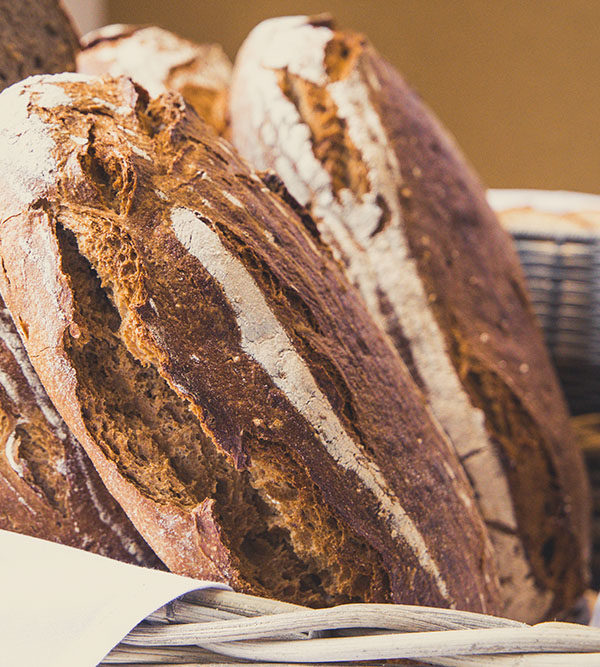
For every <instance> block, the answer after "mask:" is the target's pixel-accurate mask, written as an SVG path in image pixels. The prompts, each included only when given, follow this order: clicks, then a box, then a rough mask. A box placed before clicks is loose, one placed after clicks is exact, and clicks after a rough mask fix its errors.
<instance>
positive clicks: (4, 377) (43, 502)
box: [0, 300, 161, 567]
mask: <svg viewBox="0 0 600 667" xmlns="http://www.w3.org/2000/svg"><path fill="white" fill-rule="evenodd" d="M0 528H1V529H3V530H12V531H14V532H16V533H22V534H25V535H32V536H34V537H39V538H42V539H46V540H50V541H52V542H58V543H60V544H66V545H67V546H71V547H78V548H80V549H85V550H86V551H92V552H94V553H98V554H101V555H102V556H108V557H109V558H115V559H117V560H122V561H125V562H128V563H134V564H136V565H144V566H147V567H161V563H160V561H159V560H158V558H157V557H156V556H155V554H154V553H153V552H152V550H151V549H150V548H149V547H148V545H147V544H146V543H145V542H144V540H143V539H142V538H141V537H140V535H139V533H138V532H137V531H136V530H135V528H134V527H133V525H132V524H131V522H130V521H129V519H128V518H127V517H126V516H125V514H124V513H123V510H122V509H121V508H120V507H119V505H118V504H117V503H116V502H115V500H114V499H113V498H112V496H110V495H109V493H108V492H107V490H106V488H105V487H104V484H102V481H101V480H100V477H99V476H98V473H97V472H96V470H95V469H94V467H93V466H92V464H91V462H90V460H89V458H88V456H87V455H86V453H85V452H84V451H83V448H82V447H81V445H79V443H78V442H77V441H76V440H75V438H74V437H73V435H72V434H71V432H70V431H69V429H68V428H67V425H66V424H65V423H64V422H63V420H62V419H61V418H60V416H59V414H58V413H57V412H56V410H55V408H54V406H53V405H52V403H51V402H50V399H49V398H48V396H47V394H46V392H45V391H44V388H43V387H42V385H41V382H40V381H39V378H38V377H37V375H36V373H35V371H34V369H33V367H32V366H31V363H30V362H29V359H28V358H27V353H26V351H25V347H24V346H23V343H22V341H21V338H20V337H19V334H18V333H17V330H16V328H15V326H14V324H13V321H12V319H11V316H10V314H9V312H8V310H7V309H6V308H5V306H4V303H2V301H1V300H0Z"/></svg>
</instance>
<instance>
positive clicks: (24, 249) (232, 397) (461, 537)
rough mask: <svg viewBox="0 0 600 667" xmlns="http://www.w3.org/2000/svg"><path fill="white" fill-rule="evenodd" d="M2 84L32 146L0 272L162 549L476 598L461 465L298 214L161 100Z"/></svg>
mask: <svg viewBox="0 0 600 667" xmlns="http://www.w3.org/2000/svg"><path fill="white" fill-rule="evenodd" d="M9 93H10V94H9V95H7V96H5V99H4V100H3V101H5V102H6V104H9V103H10V104H11V105H12V108H13V109H14V108H17V109H18V113H19V114H21V116H22V117H21V118H20V119H19V123H18V125H19V128H20V129H18V130H17V132H18V137H19V140H20V141H22V142H25V146H27V147H29V148H32V150H31V155H33V156H34V159H33V160H28V159H24V163H19V164H17V165H16V168H13V170H12V172H10V173H9V172H6V173H5V174H4V175H3V176H2V179H3V185H4V193H6V194H4V195H2V196H3V198H4V199H3V203H2V217H3V219H4V220H5V222H4V225H3V227H2V230H1V232H2V233H1V236H0V256H1V257H2V260H3V272H2V274H1V275H0V283H1V289H2V291H3V293H4V294H5V295H6V299H7V303H9V305H10V307H11V309H12V310H13V311H14V312H15V313H18V315H19V317H20V320H19V321H20V322H24V323H25V324H26V326H27V329H28V338H27V345H28V349H29V351H30V354H32V357H33V358H34V359H35V363H36V367H37V369H38V371H39V373H40V374H41V375H42V376H43V377H44V381H45V382H46V383H47V385H48V389H49V393H50V395H51V397H52V399H53V400H54V402H55V404H56V405H57V406H58V407H59V409H60V410H61V413H62V414H63V417H64V418H65V420H66V421H67V422H68V424H69V425H70V427H71V428H72V429H73V431H74V432H75V433H76V434H77V436H78V438H79V439H80V441H81V442H82V443H83V444H84V446H85V447H86V450H87V451H88V453H89V454H90V456H91V458H92V459H93V461H94V464H95V466H96V467H97V468H98V470H99V472H100V473H101V475H102V477H103V479H104V481H105V482H106V484H107V486H108V487H109V489H110V490H111V492H112V493H113V494H114V495H115V497H116V498H117V499H118V500H119V502H120V503H121V505H122V506H123V507H124V508H125V509H126V511H127V512H128V514H129V515H130V517H131V518H132V521H133V522H134V524H135V525H136V527H137V528H138V529H139V530H140V532H141V533H142V534H143V535H144V537H145V538H146V539H147V540H148V542H149V543H150V544H151V546H152V547H153V548H154V549H155V550H156V552H157V554H158V555H159V556H160V557H161V558H162V559H163V560H164V561H165V562H166V563H167V564H168V566H169V567H170V568H171V569H172V570H174V571H176V572H180V573H183V574H188V575H192V576H199V577H207V578H217V579H219V580H225V581H228V582H230V583H232V584H233V585H234V586H236V587H238V588H241V589H243V590H253V591H257V592H267V593H269V594H271V595H274V596H277V597H280V598H283V599H289V600H293V601H298V602H305V603H308V604H318V603H321V604H322V603H336V602H344V601H351V600H359V599H362V600H370V601H388V600H395V601H398V602H400V601H403V602H420V603H423V604H428V603H430V604H438V605H445V606H458V607H462V608H466V609H473V610H480V611H493V610H494V609H495V608H496V599H497V581H496V575H495V572H494V568H493V565H492V557H491V553H490V550H489V544H488V541H487V535H486V532H485V529H484V527H483V525H482V522H481V520H480V518H479V515H478V513H477V511H476V509H475V507H474V502H473V499H472V497H471V493H470V488H469V486H468V483H467V481H466V479H465V478H464V476H463V475H462V472H461V469H460V466H459V464H458V461H457V460H456V458H455V457H454V456H453V454H452V453H451V451H450V450H449V447H448V444H447V443H446V441H445V440H444V439H443V438H442V437H441V436H440V434H439V432H438V431H437V429H436V427H435V426H434V425H433V422H432V421H431V420H430V417H429V413H428V412H427V410H426V409H425V407H424V405H423V403H422V398H421V395H420V393H419V392H418V390H417V389H416V387H415V386H414V384H413V383H412V381H411V380H410V379H409V376H408V373H407V371H406V369H405V367H404V366H403V364H402V362H401V361H400V358H399V357H398V356H397V355H396V354H395V353H394V352H393V351H392V349H391V348H390V347H388V345H387V343H386V342H385V340H384V338H383V337H382V336H381V334H380V333H379V330H378V329H377V328H376V327H375V326H374V325H373V323H372V321H371V320H370V318H369V316H368V315H367V313H366V311H365V309H364V307H363V305H362V302H361V300H360V298H359V297H358V296H357V294H356V292H355V291H354V289H353V288H352V287H351V286H350V285H349V284H348V283H347V281H346V279H345V277H344V274H343V272H342V271H341V270H340V267H339V266H338V265H337V263H336V262H335V261H334V260H333V259H332V257H331V254H330V252H329V250H328V249H327V247H326V246H324V245H323V243H322V241H321V240H320V239H319V237H318V235H316V234H315V229H314V224H313V223H312V221H310V218H308V217H306V216H305V215H297V214H296V213H295V212H294V210H293V208H290V206H289V205H288V204H287V203H286V202H285V199H286V198H287V197H286V196H279V195H277V194H275V193H273V192H271V190H270V189H269V188H268V187H267V186H266V185H264V184H263V181H262V180H261V179H260V178H259V177H258V176H257V175H256V174H254V173H253V172H252V171H250V170H249V168H248V166H247V165H246V164H245V163H244V162H243V160H241V159H240V158H239V157H237V156H236V155H235V153H234V151H233V150H232V148H231V147H230V146H229V145H228V144H227V142H225V141H224V140H222V139H219V138H217V137H216V136H215V135H214V134H213V133H212V132H211V131H210V130H209V129H208V128H207V127H205V126H204V125H202V124H201V122H200V121H199V120H198V118H197V116H195V114H191V113H190V112H189V110H188V109H187V108H186V107H185V105H184V104H183V102H182V100H181V98H179V97H177V96H166V97H163V98H159V99H158V100H155V101H153V102H149V101H148V98H147V96H146V94H145V92H144V91H143V90H141V89H139V88H137V87H135V86H134V85H133V84H132V83H131V82H130V81H128V80H125V79H120V80H106V81H98V80H93V79H91V80H88V79H86V78H85V77H80V76H59V77H52V78H41V79H32V80H30V81H27V82H25V83H24V84H22V85H21V86H19V87H17V88H15V89H12V90H11V91H9ZM0 105H1V102H0ZM13 113H14V112H13ZM23 127H25V133H23ZM0 136H1V135H0ZM3 137H4V138H3V139H0V141H4V142H8V143H10V142H11V141H14V140H15V135H14V134H12V130H11V128H10V126H9V127H8V128H7V129H5V131H4V135H3ZM24 173H26V174H27V178H28V179H29V181H30V182H32V183H33V182H35V186H34V187H32V188H30V189H29V190H28V191H27V193H24V192H23V190H22V189H20V183H21V182H22V180H21V179H19V180H15V178H16V177H15V176H14V175H15V174H17V175H20V176H21V177H22V175H23V174H24ZM266 180H267V182H268V183H271V182H270V180H269V179H268V178H267V179H266ZM271 187H273V184H272V183H271ZM273 189H277V188H276V187H275V188H273ZM32 191H33V195H31V192H32ZM9 192H10V193H12V196H9V195H8V193H9ZM25 275H27V278H26V279H25ZM26 284H27V287H25V285H26ZM40 294H42V295H44V297H43V298H40ZM161 429H165V430H164V432H163V433H161V432H160V431H161Z"/></svg>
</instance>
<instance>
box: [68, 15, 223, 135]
mask: <svg viewBox="0 0 600 667" xmlns="http://www.w3.org/2000/svg"><path fill="white" fill-rule="evenodd" d="M81 45H82V50H81V51H80V52H79V53H78V54H77V71H78V72H81V73H83V74H94V75H102V74H107V75H109V76H128V77H130V78H131V79H133V80H134V81H137V83H139V84H141V85H142V86H143V87H144V88H146V90H147V91H148V92H149V94H150V96H151V97H157V96H158V95H161V94H162V93H166V92H168V91H169V90H174V91H177V92H179V93H181V94H182V95H183V97H184V98H185V100H186V101H187V103H188V104H191V105H192V106H193V107H194V109H195V110H196V111H197V112H198V114H199V115H200V117H201V118H203V119H204V120H205V121H206V122H207V123H209V124H210V125H211V126H212V127H213V128H214V129H215V130H216V131H217V132H218V133H219V134H224V133H226V131H227V129H228V119H227V109H228V91H229V81H230V78H231V69H232V65H231V61H230V60H229V58H228V57H227V56H226V55H225V52H224V51H223V49H222V47H221V46H220V45H219V44H197V43H195V42H192V41H189V40H187V39H183V38H182V37H179V36H178V35H175V34H174V33H172V32H169V31H168V30H164V29H163V28H158V27H156V26H152V25H121V24H114V25H107V26H104V27H102V28H99V29H97V30H93V31H91V32H89V33H88V34H86V35H84V36H83V37H82V38H81Z"/></svg>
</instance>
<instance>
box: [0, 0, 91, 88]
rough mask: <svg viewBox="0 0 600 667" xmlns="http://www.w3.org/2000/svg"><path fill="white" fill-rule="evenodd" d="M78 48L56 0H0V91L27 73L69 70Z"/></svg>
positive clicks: (65, 17) (67, 18)
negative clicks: (12, 0) (15, 0)
mask: <svg viewBox="0 0 600 667" xmlns="http://www.w3.org/2000/svg"><path fill="white" fill-rule="evenodd" d="M78 49H79V40H78V38H77V35H76V33H75V30H74V28H73V25H72V24H71V21H70V19H69V17H68V16H67V14H66V13H65V11H64V10H63V8H62V5H61V3H60V2H58V0H19V1H18V2H11V1H10V0H0V90H2V89H3V88H6V87H7V86H10V85H11V84H12V83H15V82H16V81H20V80H21V79H24V78H25V77H26V76H29V75H30V74H44V73H53V72H72V71H73V70H74V69H75V55H76V53H77V51H78Z"/></svg>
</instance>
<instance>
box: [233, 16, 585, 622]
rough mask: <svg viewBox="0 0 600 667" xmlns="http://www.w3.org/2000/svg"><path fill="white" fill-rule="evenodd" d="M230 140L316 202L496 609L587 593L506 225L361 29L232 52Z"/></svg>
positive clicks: (564, 466) (257, 34)
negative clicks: (432, 441)
mask: <svg viewBox="0 0 600 667" xmlns="http://www.w3.org/2000/svg"><path fill="white" fill-rule="evenodd" d="M231 122H232V140H233V142H234V144H235V145H236V147H237V148H238V149H239V150H240V152H241V153H242V154H243V155H244V156H245V157H247V158H248V159H250V160H251V161H252V162H253V163H254V164H255V166H256V167H258V168H259V169H266V168H274V169H276V170H277V172H278V174H279V175H280V176H281V178H282V179H283V180H284V182H285V184H286V186H287V187H288V188H289V189H290V191H291V193H292V194H293V195H294V196H295V197H296V198H297V199H298V200H299V201H300V203H301V204H303V205H306V206H307V207H308V208H309V209H310V210H311V212H312V214H313V216H314V217H315V221H316V222H317V225H318V228H319V230H320V232H321V233H322V234H323V236H324V237H325V238H326V239H327V240H328V241H329V242H330V243H331V245H332V247H333V248H334V251H335V252H336V254H337V256H338V257H339V258H340V260H341V261H342V262H343V263H344V264H345V265H346V268H347V271H348V274H349V276H350V278H351V280H352V281H353V282H354V283H355V284H356V285H357V286H358V287H359V289H360V291H361V293H362V296H363V298H364V299H365V302H366V303H367V305H368V307H369V309H370V312H371V314H372V315H373V317H374V318H375V319H376V320H377V321H378V322H379V323H380V325H381V326H382V327H383V328H384V329H385V330H386V331H387V333H388V335H389V337H390V339H391V340H392V341H393V342H394V343H395V346H396V349H397V350H398V351H399V352H400V353H401V355H402V356H403V358H404V360H405V362H406V364H407V366H408V367H409V368H410V369H411V371H412V374H413V377H414V379H415V381H417V382H418V383H419V385H420V386H421V387H422V389H423V391H424V392H425V394H426V395H427V398H428V400H429V403H430V405H431V407H432V410H433V412H434V414H435V415H436V417H437V418H438V420H439V421H440V423H441V424H442V426H443V427H444V429H445V430H446V433H447V434H448V436H449V437H450V439H451V441H452V442H453V444H454V446H455V448H456V452H457V454H458V455H459V457H460V459H461V460H462V461H463V464H464V467H465V470H466V472H467V474H468V476H469V478H470V480H471V482H472V484H473V488H474V490H475V493H476V496H477V498H478V502H479V506H480V509H481V511H482V514H483V516H484V518H485V520H486V522H487V524H488V527H489V529H490V532H491V535H492V540H493V542H494V546H495V549H496V553H497V557H498V564H499V571H500V576H501V581H502V583H503V595H504V613H505V614H506V615H508V616H512V617H515V618H519V619H522V620H528V621H531V622H534V621H537V620H540V619H542V618H544V617H545V616H547V615H552V614H553V613H555V612H556V611H558V610H559V609H561V608H562V607H564V606H568V605H570V604H572V603H573V602H574V600H575V598H576V596H577V595H578V594H580V593H581V592H582V590H583V586H584V584H585V580H586V573H587V560H588V555H589V528H588V518H589V517H588V509H589V504H588V494H587V480H586V476H585V473H584V469H583V463H582V459H581V456H580V453H579V452H578V451H577V449H576V447H575V445H574V441H573V437H572V433H571V431H570V428H569V424H568V419H567V411H566V409H565V404H564V401H563V398H562V396H561V393H560V390H559V387H558V383H557V381H556V378H555V375H554V372H553V370H552V368H551V364H550V362H549V359H548V356H547V353H546V350H545V348H544V344H543V341H542V338H541V335H540V332H539V329H538V326H537V324H536V322H535V321H534V317H533V314H532V311H531V308H530V305H529V302H528V299H527V296H526V294H525V288H524V281H523V278H522V274H521V271H520V267H519V264H518V260H517V257H516V255H515V252H514V250H513V248H512V247H511V243H510V239H509V237H508V235H507V234H506V233H505V232H504V231H503V230H502V228H501V227H500V225H499V224H498V222H497V220H496V218H495V216H494V214H493V213H492V211H491V210H490V209H489V207H488V206H487V204H486V202H485V197H484V192H483V190H482V188H481V186H480V184H479V182H478V180H477V178H476V177H475V176H474V174H473V173H472V171H471V170H470V168H469V167H468V166H467V165H466V163H465V161H464V158H463V157H462V156H461V155H460V153H459V151H458V150H457V148H456V146H455V145H454V142H453V141H452V140H451V139H450V138H449V137H448V135H447V133H446V132H445V131H444V130H443V128H441V127H440V125H439V124H438V123H437V121H436V120H435V119H434V118H433V115H432V114H431V112H430V111H429V110H428V109H427V108H426V107H425V106H424V105H423V104H422V102H421V101H420V100H419V99H418V97H417V96H416V95H415V94H414V93H413V92H412V91H411V90H410V89H409V88H408V86H407V85H406V83H405V82H404V81H403V80H402V78H401V77H400V75H399V74H398V73H397V72H396V71H395V70H394V69H393V68H392V67H391V66H390V65H389V64H388V63H387V62H386V61H385V60H384V59H383V58H382V57H381V56H380V55H379V54H377V53H376V51H375V50H374V48H373V47H372V46H371V45H370V44H369V43H368V42H367V40H366V39H365V38H364V37H363V36H361V35H358V34H356V33H352V32H349V31H337V30H335V29H334V28H333V27H332V24H331V23H328V22H327V21H323V20H321V19H319V20H317V21H312V20H311V19H310V18H307V17H288V18H282V19H272V20H269V21H266V22H264V23H263V24H261V25H259V26H258V27H257V28H256V29H255V30H254V31H253V33H251V35H250V36H249V38H248V39H247V40H246V42H245V44H244V45H243V46H242V48H241V49H240V52H239V53H238V57H237V59H236V63H235V68H234V77H233V81H232V89H231Z"/></svg>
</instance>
